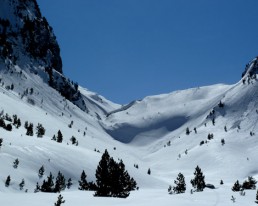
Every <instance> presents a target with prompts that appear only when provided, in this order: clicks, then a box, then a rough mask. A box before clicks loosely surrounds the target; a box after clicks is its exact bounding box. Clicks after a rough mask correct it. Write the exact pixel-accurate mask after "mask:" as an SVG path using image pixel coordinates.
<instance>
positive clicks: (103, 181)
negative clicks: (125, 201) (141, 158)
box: [95, 150, 137, 198]
mask: <svg viewBox="0 0 258 206" xmlns="http://www.w3.org/2000/svg"><path fill="white" fill-rule="evenodd" d="M96 181H97V185H96V193H95V196H111V197H120V198H126V197H128V196H129V194H130V191H131V190H134V189H135V188H136V185H137V184H136V181H135V180H134V179H133V178H131V177H130V175H129V174H128V172H127V171H126V170H125V165H124V163H123V161H122V160H120V162H119V163H117V162H115V161H114V159H113V158H112V157H110V156H109V154H108V152H107V150H105V152H104V154H103V155H102V159H101V160H100V162H99V165H98V167H97V170H96Z"/></svg>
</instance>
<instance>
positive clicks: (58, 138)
mask: <svg viewBox="0 0 258 206" xmlns="http://www.w3.org/2000/svg"><path fill="white" fill-rule="evenodd" d="M56 141H57V142H58V143H62V142H63V134H62V132H61V131H60V130H58V132H57V137H56Z"/></svg>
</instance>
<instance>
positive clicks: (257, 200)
mask: <svg viewBox="0 0 258 206" xmlns="http://www.w3.org/2000/svg"><path fill="white" fill-rule="evenodd" d="M255 203H256V204H258V190H257V191H256V201H255Z"/></svg>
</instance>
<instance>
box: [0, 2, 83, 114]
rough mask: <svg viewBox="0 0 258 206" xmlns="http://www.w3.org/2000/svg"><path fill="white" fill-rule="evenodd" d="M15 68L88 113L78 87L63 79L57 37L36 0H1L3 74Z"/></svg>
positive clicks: (0, 62) (0, 58)
mask: <svg viewBox="0 0 258 206" xmlns="http://www.w3.org/2000/svg"><path fill="white" fill-rule="evenodd" d="M16 65H17V66H18V67H19V68H21V69H22V72H26V73H28V74H33V75H38V76H40V77H41V78H42V79H43V80H44V82H45V83H46V84H48V85H49V86H50V87H52V88H54V89H56V90H57V91H58V92H60V94H61V95H62V96H63V97H65V98H66V99H67V100H70V101H71V102H72V103H74V104H75V105H76V106H78V107H79V108H81V109H82V110H83V111H87V108H86V105H85V102H84V100H83V98H82V96H81V94H80V91H79V90H78V84H75V83H73V82H72V81H70V80H69V79H68V78H66V77H65V76H64V75H63V71H62V59H61V56H60V48H59V45H58V43H57V40H56V36H55V35H54V32H53V29H52V28H51V26H50V25H49V24H48V22H47V20H46V18H45V17H43V16H42V15H41V12H40V9H39V6H38V4H37V1H36V0H1V6H0V71H2V72H5V73H8V72H9V73H10V74H12V73H13V70H14V68H15V66H16ZM6 71H8V72H6ZM5 77H6V75H5Z"/></svg>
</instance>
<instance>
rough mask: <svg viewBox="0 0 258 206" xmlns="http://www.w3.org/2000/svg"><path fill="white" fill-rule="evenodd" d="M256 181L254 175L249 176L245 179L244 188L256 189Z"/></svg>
mask: <svg viewBox="0 0 258 206" xmlns="http://www.w3.org/2000/svg"><path fill="white" fill-rule="evenodd" d="M256 183H257V181H256V180H255V179H254V178H253V177H252V176H249V177H248V179H247V180H245V181H244V183H243V185H242V188H243V189H247V190H255V189H256Z"/></svg>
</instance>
